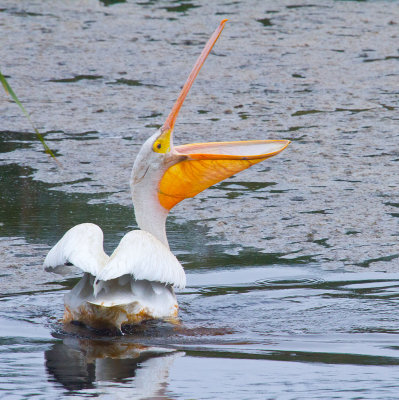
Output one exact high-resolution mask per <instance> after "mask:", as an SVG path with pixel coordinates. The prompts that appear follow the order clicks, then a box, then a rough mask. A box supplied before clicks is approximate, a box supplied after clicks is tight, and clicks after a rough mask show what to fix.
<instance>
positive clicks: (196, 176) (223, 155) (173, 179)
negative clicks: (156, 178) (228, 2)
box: [154, 19, 290, 210]
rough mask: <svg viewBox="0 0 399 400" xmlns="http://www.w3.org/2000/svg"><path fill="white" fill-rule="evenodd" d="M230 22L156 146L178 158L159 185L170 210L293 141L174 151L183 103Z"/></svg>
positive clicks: (196, 145)
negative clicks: (174, 134)
mask: <svg viewBox="0 0 399 400" xmlns="http://www.w3.org/2000/svg"><path fill="white" fill-rule="evenodd" d="M226 21H227V19H224V20H223V21H222V22H221V23H220V25H219V27H218V28H217V29H216V31H215V32H214V33H213V35H212V36H211V38H210V39H209V40H208V42H207V44H206V45H205V47H204V49H203V50H202V53H201V55H200V56H199V57H198V59H197V61H196V63H195V65H194V67H193V69H192V71H191V73H190V75H189V77H188V79H187V81H186V83H185V84H184V86H183V89H182V90H181V92H180V95H179V97H178V99H177V100H176V103H175V104H174V106H173V108H172V111H171V112H170V114H169V115H168V117H167V119H166V121H165V123H164V125H163V126H162V128H161V135H160V136H159V137H158V139H157V141H156V142H155V144H154V150H155V151H156V146H159V147H158V148H159V149H162V150H161V151H162V152H165V150H166V149H167V151H168V152H171V155H172V156H173V155H175V156H176V164H174V165H172V166H171V167H169V168H168V169H167V170H166V171H165V173H164V175H163V177H162V178H161V180H160V182H159V187H158V198H159V201H160V203H161V205H162V206H163V207H164V208H166V209H167V210H170V209H171V208H172V207H174V206H175V205H176V204H177V203H179V202H180V201H182V200H184V199H185V198H188V197H194V196H195V195H197V194H198V193H200V192H202V191H203V190H205V189H206V188H208V187H209V186H212V185H214V184H215V183H217V182H220V181H222V180H223V179H226V178H228V177H230V176H232V175H234V174H236V173H238V172H240V171H242V170H244V169H246V168H249V167H250V166H251V165H254V164H256V163H258V162H260V161H263V160H266V159H267V158H270V157H273V156H275V155H276V154H278V153H280V152H281V151H283V150H284V149H285V148H286V147H287V146H288V144H289V143H290V142H289V140H248V141H239V142H210V143H194V144H186V145H183V146H176V147H173V128H174V125H175V121H176V118H177V115H178V113H179V111H180V108H181V106H182V105H183V102H184V100H185V98H186V96H187V94H188V92H189V90H190V88H191V86H192V84H193V83H194V80H195V78H196V77H197V75H198V72H199V71H200V69H201V67H202V65H203V64H204V62H205V60H206V58H207V56H208V54H209V53H210V51H211V50H212V47H213V46H214V44H215V43H216V41H217V39H218V38H219V36H220V34H221V33H222V30H223V28H224V25H225V23H226Z"/></svg>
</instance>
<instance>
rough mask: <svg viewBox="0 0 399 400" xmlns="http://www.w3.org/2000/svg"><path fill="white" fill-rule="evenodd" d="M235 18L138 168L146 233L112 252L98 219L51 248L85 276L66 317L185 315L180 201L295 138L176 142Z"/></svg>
mask: <svg viewBox="0 0 399 400" xmlns="http://www.w3.org/2000/svg"><path fill="white" fill-rule="evenodd" d="M226 21H227V20H223V21H222V22H221V23H220V25H219V27H218V28H217V29H216V31H215V32H214V33H213V35H212V36H211V38H210V39H209V41H208V42H207V44H206V45H205V47H204V49H203V51H202V53H201V55H200V56H199V58H198V60H197V61H196V63H195V65H194V67H193V69H192V71H191V73H190V75H189V77H188V79H187V81H186V83H185V85H184V86H183V89H182V90H181V93H180V95H179V97H178V99H177V101H176V103H175V105H174V106H173V108H172V111H171V112H170V114H169V116H168V117H167V119H166V121H165V123H164V125H163V126H162V128H161V129H160V130H158V131H157V132H156V133H155V134H154V135H153V136H151V137H150V138H149V139H148V140H147V141H146V142H145V143H144V144H143V146H142V148H141V150H140V152H139V153H138V155H137V158H136V160H135V162H134V165H133V170H132V175H131V182H130V185H131V191H132V199H133V205H134V211H135V216H136V221H137V224H138V226H139V228H140V230H134V231H131V232H129V233H127V234H126V235H125V236H124V237H123V238H122V240H121V242H120V244H119V245H118V247H117V248H116V250H115V251H114V252H113V254H112V255H111V256H110V257H109V256H108V255H107V254H105V252H104V249H103V232H102V230H101V229H100V228H99V227H98V226H97V225H94V224H91V223H85V224H80V225H77V226H75V227H73V228H71V229H70V230H69V231H68V232H66V234H65V235H64V236H63V237H62V239H61V240H60V241H59V242H58V243H57V244H56V245H55V246H54V247H53V248H52V249H51V250H50V252H49V253H48V255H47V257H46V259H45V261H44V267H45V268H46V269H47V270H52V269H53V268H55V267H58V266H62V265H65V264H73V265H74V266H76V267H78V268H80V269H81V270H82V271H83V272H84V276H83V278H82V279H81V280H80V281H79V282H78V284H77V285H76V286H75V287H74V288H73V289H72V291H71V292H69V293H67V294H66V295H65V313H64V322H65V323H67V322H71V321H76V322H80V323H83V324H84V325H86V326H88V327H92V328H95V329H103V328H112V329H114V328H116V329H117V331H118V332H121V329H122V325H124V324H134V323H138V322H141V321H144V320H147V319H171V320H173V319H174V318H176V317H177V313H178V305H177V300H176V296H175V293H174V288H184V286H185V284H186V276H185V273H184V270H183V267H182V266H181V264H180V263H179V261H178V260H177V258H176V257H175V256H174V255H173V254H172V253H171V251H170V250H169V245H168V240H167V238H166V231H165V222H166V217H167V215H168V213H169V211H170V210H171V208H172V207H173V206H175V205H176V204H177V203H179V202H180V201H182V200H183V199H185V198H188V197H194V196H195V195H197V194H198V193H200V192H201V191H203V190H204V189H206V188H208V187H209V186H211V185H213V184H215V183H217V182H220V181H222V180H223V179H226V178H228V177H230V176H232V175H234V174H236V173H237V172H239V171H242V170H244V169H246V168H248V167H250V166H251V165H253V164H256V163H258V162H260V161H263V160H265V159H267V158H269V157H272V156H274V155H276V154H278V153H280V152H281V151H282V150H283V149H285V148H286V147H287V145H288V143H289V141H288V140H249V141H237V142H210V143H194V144H186V145H182V146H174V145H173V137H172V133H173V128H174V124H175V121H176V118H177V115H178V113H179V110H180V108H181V106H182V104H183V102H184V100H185V98H186V96H187V93H188V91H189V90H190V88H191V86H192V84H193V82H194V80H195V78H196V76H197V75H198V72H199V70H200V69H201V67H202V65H203V63H204V62H205V59H206V57H207V56H208V54H209V52H210V51H211V49H212V47H213V45H214V44H215V42H216V41H217V39H218V37H219V35H220V33H221V32H222V30H223V28H224V24H225V23H226Z"/></svg>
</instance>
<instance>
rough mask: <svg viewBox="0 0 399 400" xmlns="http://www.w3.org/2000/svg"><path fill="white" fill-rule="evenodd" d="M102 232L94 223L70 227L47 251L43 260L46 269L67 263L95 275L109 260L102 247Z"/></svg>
mask: <svg viewBox="0 0 399 400" xmlns="http://www.w3.org/2000/svg"><path fill="white" fill-rule="evenodd" d="M103 238H104V235H103V232H102V230H101V228H100V227H99V226H97V225H95V224H89V223H86V224H80V225H76V226H74V227H73V228H71V229H70V230H69V231H68V232H67V233H65V235H64V236H63V237H62V238H61V240H60V241H59V242H58V243H57V244H56V245H55V246H54V247H53V248H52V249H51V250H50V251H49V253H48V254H47V257H46V259H45V260H44V267H45V269H46V270H50V271H51V270H52V269H54V268H56V267H58V266H60V265H64V264H67V263H71V264H73V265H74V266H75V267H78V268H80V269H81V270H82V271H84V272H89V273H90V274H92V275H94V276H96V275H98V273H99V272H100V270H101V269H102V268H103V267H104V265H105V264H106V263H107V261H108V260H109V257H108V256H107V255H106V254H105V252H104V248H103Z"/></svg>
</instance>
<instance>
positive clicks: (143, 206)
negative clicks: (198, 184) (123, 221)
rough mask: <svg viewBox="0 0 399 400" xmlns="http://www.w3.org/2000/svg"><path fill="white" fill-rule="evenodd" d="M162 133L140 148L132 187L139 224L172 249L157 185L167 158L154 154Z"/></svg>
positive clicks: (166, 214)
mask: <svg viewBox="0 0 399 400" xmlns="http://www.w3.org/2000/svg"><path fill="white" fill-rule="evenodd" d="M158 135H159V132H158V133H156V134H154V135H153V136H152V137H150V138H149V139H148V140H147V141H146V142H145V143H144V144H143V146H142V148H141V149H140V152H139V154H138V155H137V158H136V160H135V162H134V165H133V169H132V175H131V180H130V187H131V190H132V200H133V205H134V213H135V215H136V221H137V224H138V226H139V228H140V229H142V230H143V231H147V232H149V233H151V234H152V235H154V236H155V237H156V238H157V239H158V240H160V241H161V242H162V243H163V244H165V246H167V247H168V248H169V244H168V239H167V237H166V227H165V223H166V217H167V216H168V212H169V211H168V210H166V209H165V208H163V207H162V206H161V204H160V203H159V200H158V185H159V181H160V180H161V178H162V175H163V173H164V168H165V167H164V158H163V156H160V155H158V154H157V153H154V152H153V151H152V144H153V142H154V140H155V138H156V137H157V136H158Z"/></svg>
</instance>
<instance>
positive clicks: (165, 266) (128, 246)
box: [96, 231, 186, 288]
mask: <svg viewBox="0 0 399 400" xmlns="http://www.w3.org/2000/svg"><path fill="white" fill-rule="evenodd" d="M126 274H131V275H133V277H134V279H136V280H148V281H156V282H161V283H166V284H169V285H173V286H175V287H178V288H184V287H185V285H186V274H185V273H184V269H183V267H182V266H181V264H180V263H179V261H178V260H177V258H176V257H175V256H174V255H173V254H172V253H171V251H170V250H169V249H168V248H167V247H166V246H165V245H164V244H163V243H162V242H161V241H159V240H158V239H157V238H155V237H154V236H153V235H151V234H150V233H148V232H145V231H131V232H129V233H127V234H126V235H125V236H124V237H123V238H122V240H121V242H120V243H119V246H118V247H117V248H116V249H115V251H114V252H113V254H112V256H111V257H110V259H109V261H108V263H107V264H106V265H105V267H104V268H103V269H102V270H101V271H100V272H99V273H98V274H97V279H96V281H100V280H102V281H108V280H110V279H115V278H119V277H120V276H122V275H126Z"/></svg>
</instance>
